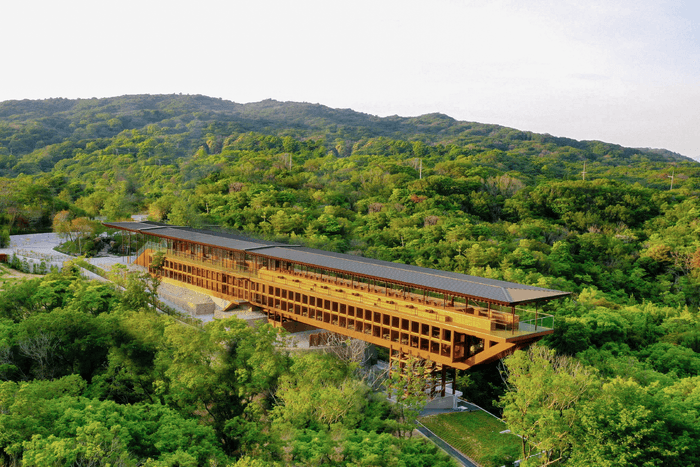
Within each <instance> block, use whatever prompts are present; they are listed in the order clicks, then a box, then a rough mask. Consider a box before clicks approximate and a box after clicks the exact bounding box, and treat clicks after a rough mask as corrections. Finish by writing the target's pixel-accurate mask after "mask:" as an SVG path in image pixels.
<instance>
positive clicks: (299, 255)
mask: <svg viewBox="0 0 700 467" xmlns="http://www.w3.org/2000/svg"><path fill="white" fill-rule="evenodd" d="M105 225H106V226H108V227H114V228H118V229H126V230H131V231H135V232H142V233H147V234H151V235H155V236H162V237H168V238H174V239H179V240H185V241H190V242H196V243H201V244H206V245H212V246H217V247H221V248H226V249H231V250H238V251H248V252H251V253H255V254H258V255H261V256H267V257H270V258H275V259H280V260H284V261H291V262H296V263H303V264H306V265H310V266H315V267H319V268H326V269H334V270H337V271H346V272H348V273H353V274H358V275H363V276H370V277H376V278H377V279H382V280H388V281H392V282H399V283H403V284H406V285H412V284H414V285H416V286H417V288H427V289H433V290H439V291H446V292H450V293H455V294H460V295H467V296H471V297H480V298H484V299H486V300H491V301H496V302H500V303H510V304H517V303H525V302H532V301H535V300H548V299H552V298H559V297H564V296H567V295H569V293H568V292H562V291H559V290H551V289H545V288H542V287H534V286H530V285H524V284H517V283H514V282H507V281H500V280H495V279H487V278H484V277H478V276H470V275H466V274H460V273H457V272H449V271H440V270H437V269H430V268H423V267H419V266H413V265H409V264H400V263H392V262H389V261H382V260H378V259H373V258H365V257H362V256H353V255H347V254H343V253H334V252H329V251H322V250H316V249H313V248H305V247H299V246H295V245H287V244H283V243H276V242H268V241H264V240H257V239H251V238H247V237H244V236H240V235H235V234H228V233H220V232H214V231H208V230H199V229H193V228H190V227H177V226H170V225H167V224H159V223H156V222H109V223H105Z"/></svg>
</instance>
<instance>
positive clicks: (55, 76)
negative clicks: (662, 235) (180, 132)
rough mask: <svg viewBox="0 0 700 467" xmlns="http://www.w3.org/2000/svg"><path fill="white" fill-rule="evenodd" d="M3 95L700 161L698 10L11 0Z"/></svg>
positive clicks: (645, 0)
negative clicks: (370, 123)
mask: <svg viewBox="0 0 700 467" xmlns="http://www.w3.org/2000/svg"><path fill="white" fill-rule="evenodd" d="M0 17H1V18H2V19H3V21H2V23H3V25H2V27H1V28H0V41H2V42H1V43H2V44H3V46H2V53H1V55H0V57H1V58H2V62H0V63H2V65H1V68H0V101H3V100H9V99H43V98H49V97H67V98H90V97H111V96H120V95H124V94H142V93H148V94H169V93H183V94H204V95H207V96H211V97H221V98H223V99H227V100H231V101H234V102H238V103H246V102H255V101H259V100H262V99H268V98H271V99H276V100H280V101H297V102H311V103H319V104H323V105H327V106H329V107H334V108H351V109H353V110H356V111H360V112H366V113H369V114H373V115H380V116H387V115H401V116H415V115H421V114H425V113H430V112H441V113H445V114H447V115H449V116H451V117H453V118H456V119H458V120H467V121H476V122H481V123H495V124H499V125H504V126H509V127H513V128H517V129H519V130H526V131H534V132H537V133H550V134H552V135H556V136H565V137H570V138H575V139H595V140H602V141H606V142H610V143H616V144H621V145H623V146H630V147H655V148H665V149H669V150H671V151H675V152H679V153H681V154H683V155H686V156H690V157H695V158H700V131H698V129H699V128H700V1H698V0H687V1H686V0H667V1H664V0H655V1H653V0H634V1H631V0H521V1H507V0H503V1H498V0H496V1H487V0H464V1H459V0H454V1H446V0H430V1H421V2H419V1H411V0H402V1H382V0H369V1H366V0H352V1H343V2H340V1H335V0H319V1H307V0H300V1H294V0H279V1H273V0H270V1H265V0H257V1H236V0H229V1H215V0H198V1H189V2H182V1H178V0H170V1H151V0H138V1H132V0H121V1H118V2H117V1H100V0H91V1H70V0H68V1H56V0H34V1H33V0H16V1H10V0H3V2H2V4H0Z"/></svg>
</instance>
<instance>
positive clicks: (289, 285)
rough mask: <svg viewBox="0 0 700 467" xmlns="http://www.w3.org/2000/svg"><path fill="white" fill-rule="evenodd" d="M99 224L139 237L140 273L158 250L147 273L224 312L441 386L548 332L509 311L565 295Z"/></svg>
mask: <svg viewBox="0 0 700 467" xmlns="http://www.w3.org/2000/svg"><path fill="white" fill-rule="evenodd" d="M105 225H106V226H108V227H113V228H117V229H122V230H126V231H127V232H129V235H137V236H140V237H139V239H140V243H139V244H142V245H143V246H142V248H141V250H140V251H139V254H138V256H137V258H136V260H135V262H136V263H137V264H139V265H141V266H143V267H146V268H150V265H151V263H152V260H153V255H154V254H155V252H156V251H163V253H164V255H165V260H164V262H163V266H162V268H160V269H159V270H158V271H155V270H153V268H150V269H151V272H152V273H156V272H157V273H158V274H160V275H161V276H162V277H163V280H164V281H168V282H172V283H174V284H177V285H181V286H185V287H189V288H191V289H193V290H197V291H200V292H203V293H207V294H210V295H213V296H216V297H218V298H221V299H224V300H227V301H229V302H230V303H231V307H233V306H235V305H238V304H240V303H243V302H248V303H250V304H251V305H252V306H254V307H256V308H258V309H259V310H260V311H262V312H264V313H265V314H266V315H267V317H268V320H269V322H271V323H274V324H275V325H280V326H281V325H282V324H284V323H286V322H288V321H295V322H298V323H303V324H306V325H309V326H314V327H317V328H320V329H323V330H326V331H330V332H334V333H338V334H340V335H343V336H348V337H352V338H356V339H361V340H364V341H366V342H368V343H371V344H375V345H378V346H382V347H386V348H388V349H389V350H390V355H391V359H392V361H393V362H396V363H398V365H399V366H403V365H405V364H406V362H408V361H409V360H410V359H411V358H412V357H415V358H418V359H421V360H424V361H429V362H431V365H432V367H431V368H432V369H433V370H442V375H443V387H444V378H445V371H444V370H445V368H454V369H468V368H470V367H472V366H474V365H478V364H481V363H486V362H491V361H494V360H496V359H500V358H502V357H504V356H505V355H508V354H509V353H511V352H513V351H514V350H516V349H520V348H524V347H526V346H528V345H529V344H531V343H533V342H535V341H536V340H538V339H540V338H542V337H543V336H545V335H547V334H550V333H552V332H553V325H552V318H551V317H550V316H548V315H543V314H541V313H539V314H538V313H537V309H535V311H534V314H533V312H532V311H526V310H524V309H521V308H517V309H516V306H518V307H519V306H521V305H523V304H528V303H529V304H532V303H538V302H539V303H541V302H543V301H546V300H551V299H555V298H560V297H563V296H566V295H568V293H566V292H561V291H556V290H550V289H543V288H537V287H531V286H523V285H520V284H514V283H508V282H503V281H493V280H489V279H482V278H475V277H474V276H466V275H461V274H456V273H448V272H442V271H436V270H430V269H426V268H418V267H413V266H406V265H394V264H393V263H388V262H381V261H377V260H369V259H364V258H357V257H354V256H350V255H340V254H337V253H326V252H321V251H319V250H311V249H306V248H300V247H294V246H290V245H280V244H272V243H267V242H261V241H259V240H250V239H243V238H241V237H236V236H231V235H221V236H219V235H218V234H216V233H213V232H207V231H195V230H194V229H187V228H179V227H172V226H165V225H162V224H155V223H148V222H144V223H130V222H124V223H106V224H105ZM397 269H398V270H399V271H398V273H397V271H396V270H397ZM369 272H371V273H369ZM441 283H444V284H446V285H445V287H444V288H441V287H440V284H441ZM496 289H500V290H496ZM499 294H500V295H499ZM514 296H515V297H518V299H517V300H519V301H516V299H513V297H514ZM504 297H505V298H504Z"/></svg>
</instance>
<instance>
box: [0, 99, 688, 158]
mask: <svg viewBox="0 0 700 467" xmlns="http://www.w3.org/2000/svg"><path fill="white" fill-rule="evenodd" d="M106 117H110V118H106ZM115 118H117V119H119V118H124V119H126V120H128V121H121V122H119V124H117V123H116V122H113V127H112V128H111V131H110V129H109V128H108V129H105V128H103V129H102V130H103V131H102V132H101V133H99V134H97V136H98V137H113V136H116V135H117V134H118V133H119V132H121V131H123V130H125V129H141V128H145V127H147V126H148V125H151V124H159V123H161V122H168V121H169V120H173V121H172V122H170V123H174V124H175V125H176V126H177V123H182V124H185V125H186V124H188V123H190V122H191V121H192V120H201V121H208V122H211V121H217V122H220V123H221V122H223V123H229V124H238V125H239V128H238V130H240V131H241V132H246V131H256V132H261V133H266V134H276V135H280V134H281V133H282V134H283V135H288V136H294V137H298V138H320V137H326V139H329V138H335V139H345V140H350V141H359V140H362V139H366V138H373V137H388V138H394V139H405V140H409V141H422V142H424V143H427V144H471V143H474V142H475V141H476V140H484V139H489V138H490V139H497V140H502V141H503V142H502V143H501V144H500V146H502V147H500V148H499V147H498V146H499V144H497V143H494V142H493V141H488V142H487V143H488V144H491V145H493V146H494V148H496V149H503V148H505V147H507V145H506V144H505V143H507V142H508V141H523V140H536V141H541V142H543V143H547V142H549V143H554V144H556V145H557V146H571V147H573V148H576V149H583V150H586V149H588V148H589V147H591V146H594V145H596V144H603V145H606V146H608V147H610V148H614V149H616V150H618V151H619V150H622V152H624V153H626V154H629V155H632V154H633V153H636V152H641V153H643V154H645V155H648V156H651V157H659V158H662V159H665V160H668V161H692V162H696V161H695V160H694V159H692V158H690V157H688V156H685V155H682V154H679V153H675V152H673V151H669V150H667V149H663V148H628V147H623V146H621V145H617V144H614V143H607V142H603V141H598V140H575V139H572V138H567V137H559V136H552V135H550V134H547V133H533V132H530V131H522V130H518V129H515V128H510V127H505V126H502V125H497V124H485V123H478V122H471V121H463V120H456V119H454V118H453V117H450V116H449V115H446V114H443V113H440V112H433V113H428V114H423V115H419V116H415V117H401V116H388V117H379V116H376V115H372V114H368V113H363V112H359V111H355V110H352V109H335V108H331V107H328V106H325V105H323V104H318V103H308V102H293V101H277V100H274V99H265V100H262V101H258V102H251V103H246V104H240V103H236V102H233V101H228V100H225V99H221V98H214V97H209V96H204V95H200V94H195V95H189V94H187V95H180V94H133V95H124V96H116V97H106V98H90V99H65V98H50V99H43V100H30V99H24V100H9V101H3V102H0V154H2V149H3V148H2V146H4V147H5V148H9V149H10V150H11V151H10V152H12V153H14V155H23V154H27V152H31V151H27V148H25V150H24V151H23V150H21V149H19V148H17V147H15V148H13V147H12V146H11V145H8V144H3V139H2V136H3V135H2V133H5V134H7V133H8V131H7V127H10V128H12V127H16V126H17V125H19V126H22V125H28V126H31V125H34V126H35V127H36V126H37V125H38V126H40V127H41V126H43V127H44V129H46V130H47V131H45V132H44V135H43V136H47V137H49V140H50V141H51V143H49V144H55V143H56V142H58V141H57V140H58V139H60V140H64V139H66V138H69V137H72V136H73V134H72V133H70V131H69V130H71V128H80V127H81V124H82V123H83V122H86V121H87V119H89V120H90V121H91V123H93V124H95V123H99V122H101V121H109V120H114V119H115ZM188 119H189V121H185V120H188ZM87 125H89V123H88V124H86V125H85V126H87ZM3 126H4V127H5V128H2V127H3ZM103 126H104V125H103ZM36 129H37V128H35V130H36ZM3 130H4V131H3ZM9 133H12V132H11V131H9ZM11 137H12V135H10V138H11ZM88 139H89V138H88ZM37 142H44V143H46V141H45V140H41V139H40V140H37V141H35V144H34V146H33V147H32V148H31V150H32V151H33V150H35V149H37V144H36V143H37ZM8 143H9V141H8Z"/></svg>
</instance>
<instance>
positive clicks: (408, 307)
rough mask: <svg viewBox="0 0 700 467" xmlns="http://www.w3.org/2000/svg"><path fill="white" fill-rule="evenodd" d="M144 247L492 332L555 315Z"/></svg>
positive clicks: (534, 325)
mask: <svg viewBox="0 0 700 467" xmlns="http://www.w3.org/2000/svg"><path fill="white" fill-rule="evenodd" d="M146 249H151V250H153V251H165V253H166V256H169V257H174V258H180V259H183V260H185V261H187V262H189V263H192V264H197V265H201V266H204V267H209V268H214V269H218V270H220V271H222V272H230V273H235V274H237V275H239V276H244V277H248V278H251V279H252V278H255V279H258V280H265V281H267V282H272V283H279V284H284V286H285V288H287V289H288V290H291V289H295V290H299V291H307V292H313V293H314V294H316V295H325V296H327V297H333V298H340V299H343V300H345V301H352V302H356V303H359V304H363V305H367V306H372V307H374V308H379V309H381V310H389V311H393V312H396V313H402V314H404V315H408V316H415V317H420V318H422V319H425V320H433V321H438V322H443V323H454V324H459V325H463V326H469V327H471V328H475V329H478V330H480V331H482V332H488V333H491V334H494V335H501V336H507V335H509V334H510V335H516V334H518V335H523V334H530V333H534V332H541V331H546V330H549V329H553V327H554V326H553V320H554V317H553V316H552V315H548V314H544V313H539V312H533V311H531V310H527V309H523V308H517V309H516V310H517V312H516V313H515V315H514V316H513V314H512V313H511V312H510V311H505V310H504V311H500V310H498V309H495V308H492V309H491V310H487V309H485V308H474V307H465V308H464V310H465V311H460V310H457V309H456V308H453V309H452V310H451V309H449V308H445V307H440V306H437V305H435V304H433V305H430V304H425V303H420V300H418V301H409V300H405V299H400V298H396V297H394V296H387V295H385V294H379V293H377V292H373V291H371V290H370V289H369V284H366V283H360V282H358V284H362V286H363V287H364V288H362V287H361V288H357V287H353V286H351V285H349V284H346V282H347V281H344V280H341V281H340V282H341V283H337V282H335V281H334V280H333V279H331V278H330V277H329V278H328V280H323V279H322V278H318V277H317V274H313V273H312V274H311V276H312V277H306V275H305V274H293V273H289V272H284V271H272V270H267V269H260V270H258V271H255V270H251V269H250V268H249V267H248V265H247V264H246V263H241V262H236V261H233V260H229V259H225V258H204V257H202V256H201V255H197V254H191V253H185V252H181V251H174V250H169V249H166V248H165V247H164V246H163V245H162V244H160V243H156V242H147V243H146V244H144V246H143V247H142V248H141V249H140V250H139V253H138V255H140V254H142V253H143V251H145V250H146ZM138 255H137V256H138ZM310 282H311V283H310ZM280 298H281V297H280ZM469 309H472V310H473V311H472V313H473V314H470V313H467V312H466V310H469ZM497 326H502V327H506V328H507V327H510V328H511V329H497Z"/></svg>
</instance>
